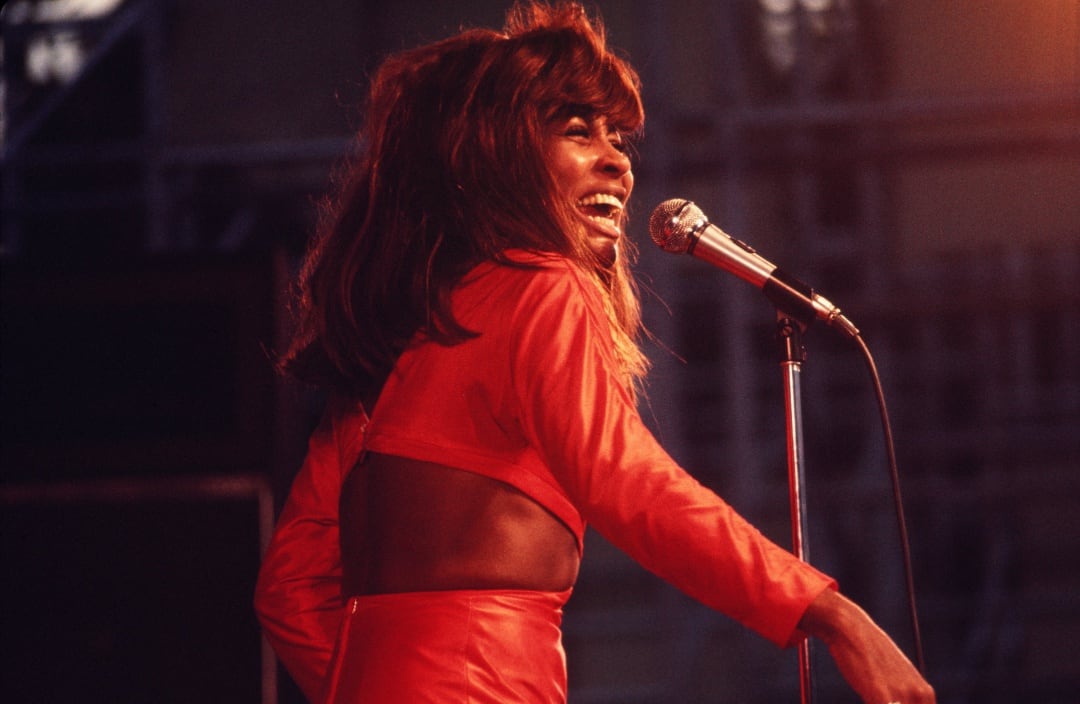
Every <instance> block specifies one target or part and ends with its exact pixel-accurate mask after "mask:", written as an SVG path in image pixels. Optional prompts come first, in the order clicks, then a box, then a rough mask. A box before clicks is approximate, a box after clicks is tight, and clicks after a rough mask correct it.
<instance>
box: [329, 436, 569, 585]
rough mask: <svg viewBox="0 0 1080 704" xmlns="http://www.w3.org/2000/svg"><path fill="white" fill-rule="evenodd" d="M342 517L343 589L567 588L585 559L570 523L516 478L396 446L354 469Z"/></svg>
mask: <svg viewBox="0 0 1080 704" xmlns="http://www.w3.org/2000/svg"><path fill="white" fill-rule="evenodd" d="M340 521H341V522H340V526H341V552H342V555H341V557H342V572H343V588H344V594H345V595H346V596H353V595H359V594H385V593H397V592H414V591H432V590H448V589H535V590H540V591H563V590H565V589H568V588H569V587H570V586H572V585H573V583H574V580H575V579H576V578H577V573H578V567H579V564H580V553H579V551H578V546H577V541H576V539H575V538H574V535H573V533H572V532H571V531H570V529H569V528H568V527H567V526H566V524H564V523H563V522H562V521H560V520H559V519H558V518H556V517H555V516H554V515H553V514H551V513H550V512H548V510H547V509H545V508H544V507H542V506H541V505H540V504H538V503H536V502H535V501H534V500H532V499H531V498H529V497H528V496H526V495H525V494H523V493H522V492H520V491H518V490H517V489H515V488H514V487H512V486H510V485H509V484H506V483H504V482H500V481H498V480H495V479H491V478H489V477H486V476H483V475H480V474H475V473H472V472H467V471H464V470H460V469H455V468H452V467H447V466H445V465H440V464H435V463H431V462H421V461H419V460H413V459H407V458H403V457H396V456H392V455H382V454H377V453H371V454H368V456H367V457H366V458H365V460H364V463H363V464H362V465H360V466H358V467H356V468H355V469H354V470H353V471H352V472H350V474H349V477H348V478H347V479H346V481H345V484H344V486H343V487H342V491H341V516H340Z"/></svg>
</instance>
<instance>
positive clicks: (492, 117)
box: [281, 2, 646, 396]
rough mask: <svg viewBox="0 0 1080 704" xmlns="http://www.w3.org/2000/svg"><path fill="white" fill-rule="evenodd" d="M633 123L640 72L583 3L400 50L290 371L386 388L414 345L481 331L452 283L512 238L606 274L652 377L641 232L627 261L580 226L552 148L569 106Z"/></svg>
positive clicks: (321, 245)
mask: <svg viewBox="0 0 1080 704" xmlns="http://www.w3.org/2000/svg"><path fill="white" fill-rule="evenodd" d="M570 109H573V110H578V111H581V110H585V111H588V112H590V113H591V114H595V115H603V116H605V117H606V118H607V120H608V122H609V123H610V124H612V125H613V126H615V127H616V128H618V129H619V130H620V131H623V132H625V133H629V134H634V133H637V132H639V131H640V129H641V126H642V123H643V120H644V113H643V110H642V105H641V98H640V94H639V82H638V77H637V75H636V73H635V72H634V71H633V69H632V68H631V67H630V66H629V65H628V64H627V63H626V62H624V61H623V60H622V59H621V58H619V57H618V56H616V55H615V54H614V53H612V52H611V51H610V50H609V49H608V48H607V46H606V41H605V34H604V28H603V25H602V22H601V21H600V20H599V18H590V17H589V16H588V14H587V13H586V12H585V10H584V9H583V8H582V7H581V6H580V5H578V4H577V3H570V2H560V3H558V4H556V5H554V6H551V5H547V4H543V3H536V2H532V3H528V4H519V5H516V6H514V7H513V8H512V9H511V10H510V12H509V13H508V15H507V23H506V28H505V31H504V32H502V33H499V32H495V31H492V30H485V29H472V30H466V31H463V32H461V33H460V34H458V35H455V36H453V37H450V38H448V39H445V40H442V41H439V42H436V43H433V44H429V45H425V46H421V47H419V48H417V49H412V50H409V51H405V52H402V53H399V54H396V55H393V56H390V57H389V58H387V59H386V60H385V61H384V62H383V63H382V65H381V66H380V67H379V69H378V71H377V72H376V73H375V75H374V77H373V79H372V82H371V87H370V90H369V95H368V101H367V104H366V110H365V118H364V123H363V126H362V127H361V129H360V131H359V134H358V135H357V137H358V140H359V149H358V156H357V157H356V158H355V160H354V161H353V162H352V163H350V164H348V165H347V169H346V170H344V171H343V172H342V175H343V179H342V180H341V183H340V187H339V189H338V191H337V194H336V196H335V197H332V198H330V199H328V200H327V201H326V202H325V203H324V207H323V215H322V219H321V222H320V225H319V228H318V231H317V233H316V236H315V238H314V240H313V242H312V245H311V248H310V250H309V252H308V255H307V258H306V260H305V263H304V267H303V269H302V272H301V275H300V279H299V286H298V297H297V302H298V304H299V305H298V314H299V315H298V320H297V324H298V327H297V331H296V334H295V336H294V338H293V340H292V343H291V346H290V348H289V349H288V351H287V353H286V354H285V356H284V357H283V359H282V362H281V367H282V369H283V370H285V371H286V372H288V373H291V374H293V375H295V376H297V377H299V378H301V379H304V380H306V381H309V382H313V383H316V384H319V385H323V386H329V387H331V388H333V389H335V390H338V391H343V392H346V393H350V394H354V395H361V396H363V395H367V394H372V393H375V392H377V390H378V388H379V386H381V384H382V382H383V380H384V379H385V376H386V374H387V373H388V372H389V370H390V368H391V367H392V366H393V364H394V361H395V360H396V358H397V356H398V355H399V354H400V353H401V351H402V349H403V348H404V346H405V345H406V344H407V343H408V341H409V340H410V339H411V338H412V337H413V336H414V335H416V334H417V332H420V333H422V334H424V335H425V336H426V337H427V338H429V339H431V340H433V341H435V342H437V343H440V344H455V343H458V342H461V341H463V340H465V339H467V338H468V337H470V336H472V335H474V334H475V333H474V332H472V331H469V330H466V329H464V328H463V327H462V326H461V325H460V324H459V323H458V321H457V320H455V318H454V316H453V314H452V311H451V308H450V294H451V292H452V290H453V288H454V286H455V285H456V284H457V283H458V282H459V281H460V279H461V277H462V276H463V275H464V274H465V273H466V272H467V271H468V270H469V269H471V268H472V267H473V266H475V265H476V264H477V263H479V262H482V261H485V260H490V261H498V262H503V263H507V264H509V262H508V261H507V260H506V258H505V256H504V252H505V250H507V249H511V248H520V249H528V250H534V251H545V252H555V253H559V254H562V255H565V256H566V257H568V258H570V259H571V260H573V261H576V262H578V263H579V264H580V265H581V266H582V267H583V268H584V269H585V270H587V271H589V272H591V273H593V274H594V278H595V280H596V283H597V285H598V286H599V287H601V288H602V289H603V290H604V292H605V297H604V298H605V300H606V301H607V302H608V303H609V310H608V314H609V317H610V318H611V320H612V323H613V329H614V331H615V333H614V334H615V338H616V339H615V342H616V347H617V349H618V350H619V353H620V358H621V359H622V360H623V363H624V367H625V371H626V374H627V379H628V380H629V381H630V383H631V384H632V383H633V382H632V380H633V379H637V378H640V377H641V376H642V375H643V374H644V371H645V366H646V365H645V361H644V357H643V355H642V354H641V352H640V351H639V349H638V347H637V345H636V342H635V340H636V338H637V336H638V334H639V330H640V307H639V303H638V298H637V292H636V289H635V286H634V283H633V280H632V278H631V276H630V273H629V265H630V263H631V262H632V260H633V258H634V256H635V252H634V250H633V247H632V245H630V243H629V242H626V243H624V244H623V246H622V251H621V256H620V257H618V258H617V261H616V263H615V264H614V265H607V264H605V263H603V262H601V261H600V260H599V259H598V258H597V257H596V255H594V254H593V253H592V251H591V250H590V249H589V248H588V246H587V245H586V244H585V242H584V239H583V238H581V237H574V236H572V234H573V233H574V232H576V231H577V229H576V228H579V227H580V224H579V223H578V221H577V220H576V219H575V215H574V213H573V204H571V203H565V202H563V201H564V200H565V198H562V197H559V195H558V192H557V189H556V186H555V181H554V179H553V177H552V175H551V173H550V171H549V170H548V167H547V164H546V160H545V157H544V152H543V144H544V138H545V132H546V130H548V129H549V125H550V123H551V121H552V120H553V119H555V118H556V117H558V116H561V115H563V114H565V112H566V111H567V110H570Z"/></svg>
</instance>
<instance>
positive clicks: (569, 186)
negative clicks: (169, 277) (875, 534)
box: [255, 2, 934, 704]
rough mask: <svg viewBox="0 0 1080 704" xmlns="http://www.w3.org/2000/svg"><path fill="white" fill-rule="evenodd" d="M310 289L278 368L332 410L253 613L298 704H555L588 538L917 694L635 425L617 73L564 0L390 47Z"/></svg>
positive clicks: (785, 559)
mask: <svg viewBox="0 0 1080 704" xmlns="http://www.w3.org/2000/svg"><path fill="white" fill-rule="evenodd" d="M365 107H366V110H365V122H364V125H363V126H362V128H361V130H360V132H359V135H358V144H359V145H361V146H360V148H359V150H358V156H357V157H356V158H355V160H354V162H353V163H351V164H350V166H349V168H348V169H347V170H345V171H344V172H342V174H341V175H342V180H341V182H340V184H339V189H338V191H337V195H336V196H335V197H334V198H333V199H332V200H331V201H330V202H329V203H328V204H327V207H326V208H325V212H324V218H323V221H322V223H321V225H320V228H319V231H318V232H317V236H316V237H315V239H314V241H313V243H312V246H311V249H310V251H309V253H308V256H307V259H306V262H305V266H304V268H303V270H302V272H301V275H300V280H299V284H298V302H297V303H298V306H297V307H298V312H299V319H298V327H297V331H296V333H295V336H294V338H293V339H292V342H291V346H290V347H289V348H288V350H287V351H286V352H285V353H284V354H283V356H282V359H281V367H282V369H283V371H284V372H286V373H289V374H292V375H295V376H296V377H298V378H300V379H303V380H305V381H307V382H310V383H313V384H317V385H319V386H321V387H323V388H325V389H327V390H329V391H330V392H331V397H330V398H331V400H330V403H329V404H328V407H327V411H326V414H325V417H324V419H323V421H322V423H321V425H320V426H319V428H318V429H317V430H316V431H315V433H314V434H313V435H312V437H311V441H310V444H309V451H308V455H307V458H306V460H305V462H304V464H303V466H302V468H301V469H300V472H299V474H298V475H297V477H296V480H295V482H294V484H293V487H292V490H291V492H290V495H289V498H288V501H287V503H286V505H285V508H284V510H283V512H282V515H281V516H280V518H279V521H278V525H277V529H276V531H275V534H274V537H273V540H272V544H271V546H270V548H269V550H268V552H267V555H266V557H265V560H264V563H263V566H262V569H261V570H260V573H259V580H258V585H257V588H256V595H255V607H256V610H257V613H258V615H259V618H260V621H261V623H262V625H263V627H264V629H265V632H266V635H267V637H268V638H269V640H270V642H271V643H272V644H273V646H274V648H275V650H276V652H277V653H278V655H279V656H280V658H281V660H282V661H283V663H284V664H285V666H286V667H287V668H288V670H289V672H290V673H291V674H292V676H293V677H294V678H295V679H296V681H297V682H298V683H299V685H300V686H301V688H302V689H303V691H304V692H305V694H306V695H307V696H308V697H309V698H310V699H311V700H312V701H313V702H330V703H335V704H345V703H350V704H354V703H357V702H365V703H366V704H402V703H405V704H408V703H410V702H446V703H453V702H471V703H477V704H507V703H513V702H521V703H525V702H529V703H534V702H565V701H566V697H567V694H566V666H565V657H564V652H563V649H562V640H561V632H560V622H561V617H562V607H563V605H564V603H565V602H566V600H567V599H568V598H570V594H571V591H572V588H573V585H574V582H575V579H576V577H577V573H578V567H579V564H580V560H581V555H582V538H583V535H584V531H585V526H586V524H590V525H592V526H594V527H595V528H596V529H597V530H598V531H599V532H600V533H602V534H603V535H604V536H606V537H607V538H608V539H609V540H611V541H612V542H613V543H614V544H616V545H618V546H619V547H620V548H622V549H623V550H625V551H626V552H627V553H628V554H629V555H631V556H632V557H633V558H635V559H636V560H638V561H639V562H640V563H641V564H642V565H644V566H645V567H646V568H648V569H649V570H651V571H653V572H655V573H656V574H658V575H660V576H661V577H663V578H664V579H666V580H668V581H670V582H671V583H672V584H674V585H675V586H677V587H678V588H680V589H682V590H683V591H685V592H686V593H687V594H690V595H691V596H693V597H694V598H696V599H699V600H700V601H702V602H703V603H705V604H707V605H708V606H710V607H712V608H715V609H718V610H720V611H722V612H724V613H725V614H728V615H729V616H731V617H732V618H734V619H736V620H738V621H739V622H741V623H743V624H745V625H746V626H747V627H748V628H751V629H753V630H755V631H757V632H758V633H760V634H761V635H762V636H764V637H766V638H768V639H769V640H771V641H772V642H774V643H775V644H776V645H777V646H780V647H784V646H790V645H791V644H793V643H796V642H798V641H799V640H800V639H802V638H805V637H807V635H812V636H817V637H820V638H822V639H823V640H824V641H825V642H826V643H827V644H828V646H829V648H830V650H831V652H832V654H833V656H834V658H835V660H836V662H837V663H838V665H839V667H840V670H841V671H842V672H843V673H844V675H845V677H846V678H847V680H848V681H849V682H850V684H851V686H852V687H853V688H854V689H855V690H856V691H857V692H858V694H859V695H860V696H861V697H862V699H863V700H864V701H865V702H866V703H867V704H886V703H887V702H904V704H924V703H926V702H933V701H934V694H933V691H932V689H931V688H930V686H929V685H928V684H927V683H926V682H925V681H924V680H923V679H922V677H921V676H920V675H919V674H918V672H917V670H916V669H915V668H914V667H913V666H912V665H911V663H910V662H909V661H908V660H907V658H905V657H904V655H903V654H902V653H901V651H900V650H899V649H898V648H897V647H896V646H895V645H894V644H893V642H892V641H891V640H890V639H889V637H888V636H887V635H886V634H885V633H884V632H883V631H881V629H879V628H878V627H877V626H876V625H875V624H874V623H873V622H872V621H871V620H870V619H869V618H868V617H867V616H866V614H865V613H864V612H863V611H862V610H861V609H859V608H858V607H857V606H855V605H854V604H853V603H851V602H850V601H849V600H847V599H846V598H844V597H842V596H841V595H840V594H839V592H838V591H837V589H836V584H835V583H834V582H833V580H831V579H830V578H829V577H827V576H826V575H823V574H821V573H820V572H818V571H817V570H816V569H814V568H812V567H810V566H809V565H807V564H805V563H803V562H800V561H798V560H797V559H795V558H794V557H793V556H792V555H791V554H790V553H789V552H788V551H786V550H783V549H782V548H780V547H778V546H776V545H774V544H772V543H770V542H769V541H768V540H766V539H765V538H764V537H763V536H762V535H761V534H760V533H759V532H758V531H757V530H756V529H755V528H753V527H752V526H750V525H749V524H748V523H747V522H746V521H745V520H743V519H742V518H741V517H740V516H738V515H737V514H736V513H735V512H734V511H733V510H732V509H731V508H730V507H729V506H728V505H727V504H726V503H724V501H723V500H721V499H720V498H719V497H717V496H716V495H715V494H713V493H712V492H710V491H708V490H707V489H705V488H704V487H702V486H701V485H700V484H698V483H697V482H696V481H695V480H694V479H693V478H691V477H690V475H688V474H687V473H686V472H685V471H684V470H683V469H682V468H680V467H679V466H678V465H676V463H675V462H674V461H673V460H672V459H671V457H670V456H669V455H668V454H667V453H666V452H665V451H664V450H663V448H661V447H660V446H659V444H658V443H657V441H656V440H655V439H654V438H653V437H652V435H651V434H650V433H649V432H648V430H647V429H646V428H645V426H644V425H643V424H642V422H641V419H640V417H639V415H638V411H637V407H636V393H637V389H638V387H639V385H640V383H641V380H642V379H643V377H644V375H645V372H646V367H647V362H646V360H645V359H644V357H643V355H642V353H641V352H640V350H639V349H638V345H637V339H638V336H639V332H640V322H639V306H638V299H637V295H636V289H635V287H634V283H633V281H632V278H631V274H630V265H631V264H632V262H633V259H634V254H635V249H634V246H633V244H632V243H631V242H630V241H628V240H627V238H626V237H625V235H624V232H625V230H624V227H625V222H626V207H627V201H628V199H629V197H630V193H631V191H632V189H633V185H634V177H633V173H632V171H631V154H632V148H631V144H632V141H633V139H634V138H635V137H636V136H637V135H638V133H639V132H640V130H641V126H642V123H643V119H644V115H643V110H642V105H641V99H640V95H639V89H638V78H637V75H636V73H635V72H634V71H633V69H632V68H631V67H630V66H629V65H628V64H627V63H626V62H625V61H624V60H622V59H621V58H619V57H618V56H617V55H616V54H615V53H613V52H612V51H611V50H610V49H608V47H607V46H606V44H605V39H604V31H603V27H602V24H601V21H600V20H599V18H590V17H589V15H588V14H587V13H586V12H585V10H584V9H582V7H581V6H580V5H578V4H576V3H568V2H560V3H558V4H557V5H554V6H549V5H546V4H540V3H527V4H520V5H517V6H515V7H514V8H512V9H511V10H510V12H509V13H508V16H507V24H506V28H505V30H504V31H502V32H496V31H490V30H481V29H472V30H466V31H463V32H462V33H460V34H458V35H456V36H453V37H451V38H449V39H445V40H443V41H439V42H436V43H433V44H430V45H426V46H422V47H420V48H417V49H413V50H411V51H405V52H402V53H400V54H397V55H395V56H391V57H390V58H388V59H387V60H385V62H384V63H383V64H382V65H381V67H380V68H379V70H378V72H377V73H376V74H375V75H374V77H373V80H372V83H371V88H370V93H369V96H368V102H367V104H366V106H365Z"/></svg>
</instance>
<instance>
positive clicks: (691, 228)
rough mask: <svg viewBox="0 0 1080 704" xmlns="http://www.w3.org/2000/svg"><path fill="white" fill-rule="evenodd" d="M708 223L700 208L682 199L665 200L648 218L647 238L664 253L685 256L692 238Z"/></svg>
mask: <svg viewBox="0 0 1080 704" xmlns="http://www.w3.org/2000/svg"><path fill="white" fill-rule="evenodd" d="M707 222H708V221H707V220H706V218H705V214H704V213H703V212H701V208H699V207H697V206H696V205H694V204H693V203H692V202H690V201H688V200H685V199H683V198H672V199H671V200H665V201H664V202H663V203H661V204H660V205H658V206H656V208H655V209H654V210H653V212H652V215H651V216H650V217H649V236H650V237H652V241H653V242H655V243H656V244H657V246H659V247H660V249H662V250H664V251H665V252H672V253H674V254H685V253H686V252H688V251H689V250H690V244H691V241H692V236H693V233H694V232H695V231H697V230H698V229H699V228H701V226H702V225H704V224H706V223H707Z"/></svg>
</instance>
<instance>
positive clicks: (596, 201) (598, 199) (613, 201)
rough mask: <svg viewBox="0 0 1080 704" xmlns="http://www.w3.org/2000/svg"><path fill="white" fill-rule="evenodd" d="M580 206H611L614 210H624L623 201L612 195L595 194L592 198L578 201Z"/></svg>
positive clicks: (586, 197)
mask: <svg viewBox="0 0 1080 704" xmlns="http://www.w3.org/2000/svg"><path fill="white" fill-rule="evenodd" d="M578 205H580V206H587V205H610V206H611V207H612V208H615V209H617V210H622V201H621V200H619V199H618V198H616V197H615V196H613V195H611V194H610V193H594V194H592V195H590V196H585V197H584V198H582V199H581V200H579V201H578Z"/></svg>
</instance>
